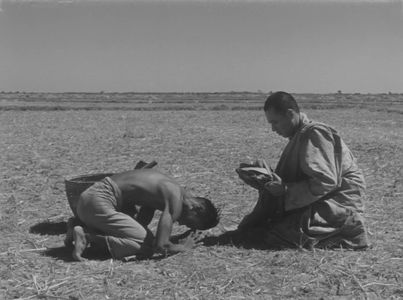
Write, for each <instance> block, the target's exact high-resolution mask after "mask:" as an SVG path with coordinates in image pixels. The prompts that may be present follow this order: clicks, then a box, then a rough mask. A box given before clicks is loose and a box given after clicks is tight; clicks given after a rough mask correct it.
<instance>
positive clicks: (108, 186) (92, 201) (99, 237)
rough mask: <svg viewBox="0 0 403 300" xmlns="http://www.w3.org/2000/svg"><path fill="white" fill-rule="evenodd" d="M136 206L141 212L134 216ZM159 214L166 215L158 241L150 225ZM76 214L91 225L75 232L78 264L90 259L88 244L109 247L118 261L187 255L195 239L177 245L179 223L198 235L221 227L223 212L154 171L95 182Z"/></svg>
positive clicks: (144, 171)
mask: <svg viewBox="0 0 403 300" xmlns="http://www.w3.org/2000/svg"><path fill="white" fill-rule="evenodd" d="M136 206H139V207H140V209H139V211H138V213H137V214H136V216H135V217H134V216H131V215H132V214H134V213H136V212H137V211H136ZM156 210H160V211H162V214H161V217H160V219H159V222H158V226H157V230H156V234H155V237H154V236H153V234H152V233H151V231H150V230H149V229H148V228H147V226H148V225H149V224H150V222H151V220H152V218H153V216H154V212H155V211H156ZM77 214H78V217H79V219H80V220H81V221H82V222H83V223H84V224H85V225H86V226H88V230H86V231H84V229H83V227H81V226H75V227H74V230H73V238H74V250H73V258H74V259H75V260H78V261H82V260H85V259H84V258H83V257H82V256H81V255H82V253H83V251H84V250H85V249H86V247H87V246H88V244H89V243H91V244H94V245H96V246H99V247H106V248H107V249H108V251H109V253H110V254H111V255H112V257H113V258H115V259H123V258H125V257H128V256H133V255H137V256H140V257H151V256H152V255H153V254H154V253H155V252H157V253H162V254H164V255H171V254H175V253H179V252H183V251H186V250H187V249H188V248H191V247H193V246H194V245H195V242H196V241H195V238H194V237H193V236H190V237H189V238H188V240H187V241H186V242H185V243H184V244H174V243H172V242H171V241H170V236H171V232H172V226H173V223H174V222H178V223H179V224H180V225H186V226H187V227H189V228H190V229H193V230H196V229H199V230H205V229H209V228H212V227H214V226H216V225H217V224H218V222H219V213H218V210H217V208H216V207H215V206H214V205H213V204H212V203H211V201H210V200H208V199H205V198H201V197H194V196H192V195H190V194H189V193H188V192H186V191H185V190H184V189H183V188H182V187H180V186H179V185H178V183H177V182H176V181H175V180H174V179H173V178H171V177H168V176H166V175H164V174H162V173H160V172H158V171H155V170H150V169H143V170H132V171H127V172H123V173H119V174H115V175H113V176H111V177H106V178H105V179H103V180H102V181H99V182H96V183H95V184H94V185H92V186H91V187H89V188H88V189H87V190H86V191H84V192H83V193H82V194H81V196H80V199H79V201H78V204H77Z"/></svg>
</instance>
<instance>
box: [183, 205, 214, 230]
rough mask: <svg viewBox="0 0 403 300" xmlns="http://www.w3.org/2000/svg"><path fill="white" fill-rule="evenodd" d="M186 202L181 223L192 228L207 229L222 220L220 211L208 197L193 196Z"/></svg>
mask: <svg viewBox="0 0 403 300" xmlns="http://www.w3.org/2000/svg"><path fill="white" fill-rule="evenodd" d="M188 200H189V201H187V202H185V205H184V206H183V211H182V215H181V218H180V220H179V224H181V225H186V226H187V227H189V228H191V229H199V230H206V229H209V228H212V227H214V226H216V225H217V224H218V222H219V221H220V211H219V209H217V208H216V207H215V206H214V204H213V203H212V202H211V201H210V200H209V199H206V198H202V197H191V198H190V199H188Z"/></svg>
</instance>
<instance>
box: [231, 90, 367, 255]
mask: <svg viewBox="0 0 403 300" xmlns="http://www.w3.org/2000/svg"><path fill="white" fill-rule="evenodd" d="M264 112H265V115H266V119H267V121H268V123H269V124H270V125H271V128H272V130H273V131H274V132H275V133H277V134H278V135H280V136H282V137H285V138H287V139H288V144H287V145H286V147H285V149H284V151H283V153H282V155H281V157H280V161H279V162H278V165H277V168H276V169H275V172H273V173H271V172H270V170H269V171H268V172H267V171H266V170H264V171H265V172H263V173H262V176H263V177H265V178H266V181H265V182H263V183H262V185H261V188H259V186H258V185H257V186H255V188H257V189H258V190H259V199H258V202H257V204H256V206H255V208H254V210H253V211H252V212H251V213H250V214H249V215H247V216H246V217H244V219H243V220H242V221H241V223H240V224H239V226H238V231H237V232H238V233H239V232H241V233H242V237H243V238H246V239H247V238H251V239H252V240H253V239H254V238H257V239H258V240H259V241H260V242H263V243H264V244H265V246H266V247H269V248H278V247H280V248H283V247H304V248H312V247H321V248H333V247H343V248H351V249H361V248H366V247H367V246H368V241H367V234H366V228H365V226H364V219H363V216H362V213H363V200H364V197H365V194H364V191H365V181H364V178H363V174H362V172H361V170H360V169H359V168H358V166H357V164H356V161H355V159H354V157H353V155H352V153H351V152H350V150H349V149H348V147H347V146H346V144H345V143H344V142H343V140H342V139H341V137H340V135H339V134H338V133H337V132H336V131H335V130H334V129H333V128H331V127H330V126H328V125H326V124H323V123H318V122H313V121H310V120H308V118H307V117H306V115H305V114H303V113H300V110H299V107H298V105H297V103H296V101H295V99H294V98H293V96H292V95H290V94H288V93H285V92H276V93H274V94H272V95H270V96H269V97H268V98H267V100H266V102H265V106H264ZM256 167H263V166H261V165H260V166H259V165H256ZM252 169H253V168H252ZM263 169H264V168H263ZM266 169H267V168H266ZM239 170H242V168H240V169H238V171H239ZM248 170H249V172H250V166H249V169H248ZM256 170H257V171H258V168H257V169H256ZM256 170H255V171H256ZM238 173H239V172H238ZM265 174H266V175H265ZM267 174H269V175H267ZM241 178H242V176H241ZM261 178H262V177H260V179H261ZM258 179H259V178H258ZM246 182H247V183H248V181H247V180H246ZM249 184H250V182H249Z"/></svg>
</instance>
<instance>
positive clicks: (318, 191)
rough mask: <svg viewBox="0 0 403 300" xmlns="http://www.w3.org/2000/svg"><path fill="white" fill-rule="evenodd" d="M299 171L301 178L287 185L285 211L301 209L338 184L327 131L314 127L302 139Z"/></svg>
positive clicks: (332, 145)
mask: <svg viewBox="0 0 403 300" xmlns="http://www.w3.org/2000/svg"><path fill="white" fill-rule="evenodd" d="M300 146H301V147H300V151H299V153H298V155H299V164H300V165H299V168H300V171H301V172H302V173H303V174H304V176H303V177H304V179H303V180H301V181H298V182H286V183H285V184H286V188H287V189H286V195H285V197H284V208H285V210H286V211H288V210H292V209H297V208H302V207H304V206H307V205H310V204H311V203H313V202H315V201H317V200H319V199H320V198H322V197H323V196H325V195H326V194H327V193H329V192H331V191H332V190H334V189H335V188H336V187H337V185H338V167H337V163H338V162H337V158H336V156H335V151H334V140H333V135H332V132H331V131H330V129H327V128H323V127H313V128H311V129H309V130H308V131H307V132H305V133H304V136H303V137H302V139H301V145H300Z"/></svg>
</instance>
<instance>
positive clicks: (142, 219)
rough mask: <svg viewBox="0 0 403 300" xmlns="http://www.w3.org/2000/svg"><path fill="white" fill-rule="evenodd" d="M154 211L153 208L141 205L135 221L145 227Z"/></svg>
mask: <svg viewBox="0 0 403 300" xmlns="http://www.w3.org/2000/svg"><path fill="white" fill-rule="evenodd" d="M154 212H155V209H154V208H151V207H145V206H142V207H141V208H140V211H139V213H138V215H137V217H136V221H137V222H139V223H140V224H141V225H142V226H144V227H147V226H148V224H150V222H151V220H152V219H153V217H154Z"/></svg>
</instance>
